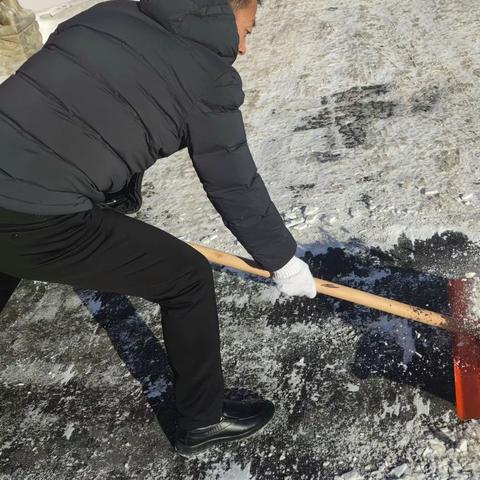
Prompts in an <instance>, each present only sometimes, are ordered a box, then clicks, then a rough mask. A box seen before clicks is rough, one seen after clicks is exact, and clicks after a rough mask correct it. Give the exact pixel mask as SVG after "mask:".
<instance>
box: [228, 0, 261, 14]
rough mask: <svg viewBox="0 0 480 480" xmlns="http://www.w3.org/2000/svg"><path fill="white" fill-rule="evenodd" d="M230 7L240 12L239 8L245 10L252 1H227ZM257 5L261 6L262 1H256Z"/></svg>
mask: <svg viewBox="0 0 480 480" xmlns="http://www.w3.org/2000/svg"><path fill="white" fill-rule="evenodd" d="M229 2H230V5H231V6H232V9H233V10H234V11H235V10H240V9H241V8H246V7H248V6H249V5H250V2H253V0H229ZM257 3H258V4H259V5H261V4H262V0H257Z"/></svg>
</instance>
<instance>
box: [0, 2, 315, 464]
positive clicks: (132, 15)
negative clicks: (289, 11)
mask: <svg viewBox="0 0 480 480" xmlns="http://www.w3.org/2000/svg"><path fill="white" fill-rule="evenodd" d="M256 8H257V0H140V2H139V3H136V2H132V1H128V0H113V1H108V2H104V3H101V4H98V5H96V6H94V7H92V8H90V9H89V10H87V11H85V12H83V13H81V14H79V15H77V16H75V17H73V18H71V19H70V20H67V21H66V22H63V23H62V24H60V25H59V26H58V28H57V29H56V31H55V32H54V33H53V34H52V35H51V36H50V37H49V38H48V40H47V42H46V44H45V45H44V47H43V48H42V50H41V51H40V52H38V53H37V54H35V55H34V56H33V57H31V58H30V59H29V60H28V61H27V62H26V63H25V64H24V65H23V66H22V67H20V68H19V70H18V71H17V72H16V74H15V75H13V76H11V77H10V78H9V79H7V80H6V81H5V82H4V83H3V84H2V85H1V86H0V145H1V149H0V252H1V255H0V272H2V273H3V276H4V277H5V278H26V279H34V280H42V281H47V282H56V283H63V284H68V285H73V286H75V287H76V288H89V289H96V290H100V291H109V292H116V293H119V294H125V295H133V296H139V297H142V298H145V299H148V300H151V301H153V302H157V303H158V304H160V306H161V312H162V327H163V335H164V339H165V346H166V349H167V353H168V356H169V361H170V364H171V366H172V369H173V372H174V376H175V398H176V411H177V425H178V429H177V438H176V445H175V446H176V449H177V451H178V452H180V453H181V454H183V455H192V454H195V453H197V452H199V451H202V450H203V449H205V448H207V447H209V446H210V445H212V444H214V443H219V442H223V441H228V440H237V439H240V438H245V437H246V436H249V435H251V434H253V433H254V432H256V431H258V430H259V429H260V428H262V427H263V426H265V425H266V423H267V422H268V421H269V420H270V419H271V417H272V415H273V412H274V407H273V404H272V403H271V402H269V401H267V400H257V401H250V402H246V401H244V402H242V401H228V400H225V399H224V398H223V388H224V385H223V377H222V370H221V358H220V342H219V332H218V318H217V310H216V300H215V291H214V284H213V276H212V272H211V268H210V266H209V264H208V262H207V260H206V259H205V258H204V257H203V256H202V255H200V254H199V253H197V252H196V251H195V250H194V249H193V248H191V247H190V246H189V245H187V244H186V243H184V242H181V241H180V240H178V239H176V238H175V237H173V236H171V235H170V234H168V233H167V232H165V231H163V230H161V229H158V228H155V227H153V226H151V225H148V224H146V223H144V222H141V221H139V220H137V219H134V218H132V217H129V216H127V215H125V213H132V212H135V211H136V210H138V209H139V208H140V205H141V180H142V176H143V172H144V171H145V170H146V169H147V168H149V167H151V166H152V165H153V164H154V163H155V161H156V160H157V159H159V158H163V157H168V156H169V155H171V154H172V153H174V152H176V151H178V150H180V149H183V148H185V147H186V148H188V152H189V154H190V157H191V159H192V161H193V165H194V167H195V170H196V172H197V174H198V176H199V178H200V180H201V182H202V184H203V187H204V189H205V192H206V194H207V196H208V198H209V199H210V201H211V202H212V203H213V205H214V207H215V208H216V209H217V211H218V212H219V213H220V215H221V216H222V219H223V222H224V224H225V225H226V226H227V227H228V228H229V229H230V231H231V232H232V233H233V235H235V237H236V238H237V239H238V240H239V241H240V243H241V244H242V245H243V246H244V247H245V249H246V250H247V251H248V252H249V253H250V254H251V256H252V257H253V258H254V259H255V261H256V262H257V263H258V264H260V265H261V266H262V267H263V268H265V269H267V270H269V271H271V272H273V279H274V281H275V282H276V285H277V286H278V288H279V289H280V290H281V291H282V292H284V293H285V294H287V295H306V296H309V297H310V298H313V297H314V296H315V294H316V293H315V286H314V282H313V278H312V275H311V273H310V270H309V268H308V266H307V265H306V264H305V263H304V262H302V261H301V260H300V259H299V258H297V257H295V256H294V254H295V251H296V242H295V240H294V239H293V237H292V235H291V234H290V232H289V231H288V229H287V228H286V227H285V225H284V223H283V221H282V219H281V217H280V215H279V213H278V211H277V209H276V208H275V206H274V204H273V203H272V201H271V199H270V197H269V194H268V192H267V190H266V188H265V185H264V183H263V181H262V179H261V177H260V175H259V174H258V172H257V169H256V166H255V163H254V161H253V159H252V157H251V154H250V151H249V148H248V144H247V139H246V135H245V129H244V124H243V119H242V113H241V111H240V109H239V107H240V106H241V105H242V103H243V100H244V94H243V90H242V83H241V79H240V76H239V74H238V73H237V71H236V70H235V69H234V68H233V66H232V64H233V62H234V61H235V59H236V57H237V54H238V53H242V54H243V53H245V51H246V41H245V39H246V36H247V35H248V34H249V33H251V31H252V29H253V26H254V23H255V16H256Z"/></svg>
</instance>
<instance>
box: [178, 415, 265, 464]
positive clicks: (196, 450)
mask: <svg viewBox="0 0 480 480" xmlns="http://www.w3.org/2000/svg"><path fill="white" fill-rule="evenodd" d="M273 413H274V412H272V415H271V416H270V417H269V418H268V419H267V420H266V421H265V423H264V424H263V425H262V426H261V427H259V428H257V429H256V430H253V431H251V432H245V433H242V434H241V435H238V436H237V437H234V438H232V437H219V438H216V439H215V440H212V441H209V442H205V443H201V444H199V445H195V446H194V447H187V446H186V445H176V446H175V452H176V453H178V454H179V455H181V456H182V457H184V458H192V457H196V456H197V455H199V454H201V453H204V452H205V451H206V450H208V449H209V448H210V447H213V446H215V445H218V444H219V443H227V442H236V441H238V440H243V439H245V438H249V437H253V436H254V435H256V434H257V433H260V432H261V431H262V430H263V429H264V428H265V427H266V426H267V425H268V423H269V422H270V420H271V419H272V417H273Z"/></svg>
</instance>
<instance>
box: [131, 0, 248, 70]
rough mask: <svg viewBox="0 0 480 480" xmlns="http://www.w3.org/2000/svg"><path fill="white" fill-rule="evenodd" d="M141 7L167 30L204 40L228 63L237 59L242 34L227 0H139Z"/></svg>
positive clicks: (206, 44)
mask: <svg viewBox="0 0 480 480" xmlns="http://www.w3.org/2000/svg"><path fill="white" fill-rule="evenodd" d="M140 10H141V11H142V12H143V13H145V14H146V15H148V16H150V17H152V18H153V19H154V20H156V21H157V22H158V23H160V24H161V25H162V26H163V27H164V28H166V29H167V30H168V31H170V32H173V33H175V34H177V35H180V36H181V37H184V38H187V39H189V40H193V41H195V42H198V43H201V44H202V45H204V46H206V47H208V48H209V49H211V50H213V51H214V52H215V53H216V54H217V55H220V56H221V57H222V58H223V59H225V60H226V61H227V62H228V63H230V64H232V63H233V62H234V61H235V60H236V58H237V55H238V44H239V37H238V31H237V25H236V23H235V15H234V14H233V10H232V7H231V6H230V3H229V1H228V0H140Z"/></svg>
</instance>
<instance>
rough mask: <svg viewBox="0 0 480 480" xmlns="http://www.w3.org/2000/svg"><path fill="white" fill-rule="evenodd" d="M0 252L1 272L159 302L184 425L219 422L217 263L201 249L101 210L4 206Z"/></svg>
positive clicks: (160, 231) (177, 401)
mask: <svg viewBox="0 0 480 480" xmlns="http://www.w3.org/2000/svg"><path fill="white" fill-rule="evenodd" d="M0 251H1V252H2V255H1V257H0V271H2V272H5V273H7V274H9V275H12V276H18V277H21V278H26V279H33V280H43V281H47V282H55V283H63V284H69V285H72V286H74V287H76V288H88V289H94V290H100V291H107V292H115V293H119V294H126V295H132V296H138V297H143V298H145V299H148V300H151V301H154V302H157V303H159V304H160V305H161V311H162V325H163V335H164V340H165V346H166V349H167V354H168V356H169V360H170V364H171V366H172V369H173V371H174V375H175V395H176V408H177V414H178V417H177V421H178V425H179V427H180V428H182V429H193V428H197V427H203V426H207V425H211V424H214V423H216V422H218V421H219V419H220V417H221V414H222V406H223V388H224V386H223V377H222V370H221V358H220V340H219V328H218V317H217V309H216V299H215V291H214V284H213V275H212V271H211V267H210V265H209V263H208V261H207V260H206V259H205V258H204V257H203V256H202V255H201V254H200V253H198V252H197V251H195V250H194V249H193V248H192V247H190V246H189V245H187V244H186V243H184V242H182V241H180V240H178V239H177V238H175V237H173V236H172V235H170V234H168V233H167V232H165V231H162V230H160V229H158V228H155V227H153V226H151V225H148V224H146V223H144V222H141V221H138V220H136V219H134V218H131V217H128V216H125V215H122V214H120V213H118V212H115V211H114V210H110V209H100V208H94V209H93V210H91V211H88V212H81V213H78V214H74V215H62V216H55V217H45V216H36V217H31V216H25V215H16V214H13V213H9V212H5V211H3V212H2V211H0Z"/></svg>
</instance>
